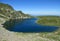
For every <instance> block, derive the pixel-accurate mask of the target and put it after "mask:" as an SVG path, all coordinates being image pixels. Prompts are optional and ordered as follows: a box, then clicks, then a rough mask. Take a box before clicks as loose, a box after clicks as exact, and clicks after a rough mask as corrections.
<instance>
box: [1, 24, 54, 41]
mask: <svg viewBox="0 0 60 41" xmlns="http://www.w3.org/2000/svg"><path fill="white" fill-rule="evenodd" d="M0 41H55V40H53V39H48V38H43V37H41V36H39V33H17V32H10V31H8V30H6V29H5V28H3V27H2V25H0Z"/></svg>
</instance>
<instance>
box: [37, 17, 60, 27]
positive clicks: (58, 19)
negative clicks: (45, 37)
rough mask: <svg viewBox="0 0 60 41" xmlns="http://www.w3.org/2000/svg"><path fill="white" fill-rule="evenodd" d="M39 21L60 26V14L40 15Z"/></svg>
mask: <svg viewBox="0 0 60 41" xmlns="http://www.w3.org/2000/svg"><path fill="white" fill-rule="evenodd" d="M37 23H38V24H41V25H47V26H60V16H40V17H38V20H37Z"/></svg>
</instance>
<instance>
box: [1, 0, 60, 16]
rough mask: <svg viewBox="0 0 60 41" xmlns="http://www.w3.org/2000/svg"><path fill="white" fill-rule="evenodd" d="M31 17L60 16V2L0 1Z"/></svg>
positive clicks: (43, 0) (52, 0)
mask: <svg viewBox="0 0 60 41" xmlns="http://www.w3.org/2000/svg"><path fill="white" fill-rule="evenodd" d="M0 2H2V3H6V4H9V5H11V6H12V7H13V8H14V9H15V10H21V11H23V12H24V13H27V14H31V15H60V0H0Z"/></svg>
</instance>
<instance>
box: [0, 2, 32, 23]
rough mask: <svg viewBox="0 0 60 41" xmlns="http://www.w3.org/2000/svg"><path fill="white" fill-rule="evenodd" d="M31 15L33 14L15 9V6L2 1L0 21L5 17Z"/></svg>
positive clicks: (22, 17)
mask: <svg viewBox="0 0 60 41" xmlns="http://www.w3.org/2000/svg"><path fill="white" fill-rule="evenodd" d="M30 17H31V16H28V15H26V14H24V13H23V12H22V11H16V10H14V9H13V7H12V6H10V5H8V4H4V3H0V22H1V21H4V20H5V19H7V20H9V19H24V18H30Z"/></svg>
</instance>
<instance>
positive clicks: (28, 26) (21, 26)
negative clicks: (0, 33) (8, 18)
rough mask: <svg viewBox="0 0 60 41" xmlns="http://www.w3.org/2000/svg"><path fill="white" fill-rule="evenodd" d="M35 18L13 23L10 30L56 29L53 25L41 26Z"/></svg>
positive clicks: (37, 30)
mask: <svg viewBox="0 0 60 41" xmlns="http://www.w3.org/2000/svg"><path fill="white" fill-rule="evenodd" d="M36 20H37V19H36V18H31V19H25V20H23V21H21V22H19V23H17V24H15V25H14V26H13V27H12V28H10V29H9V30H10V31H14V32H53V31H55V30H57V29H58V27H55V26H42V25H38V24H37V23H36Z"/></svg>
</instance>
